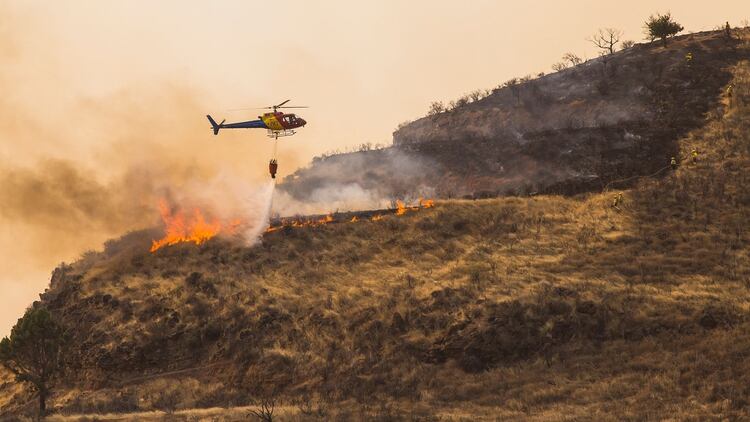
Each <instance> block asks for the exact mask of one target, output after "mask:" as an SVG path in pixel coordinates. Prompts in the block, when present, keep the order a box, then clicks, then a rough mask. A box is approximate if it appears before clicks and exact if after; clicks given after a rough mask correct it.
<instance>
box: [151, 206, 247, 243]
mask: <svg viewBox="0 0 750 422" xmlns="http://www.w3.org/2000/svg"><path fill="white" fill-rule="evenodd" d="M159 213H160V214H161V219H162V220H163V221H164V237H163V238H161V239H159V240H154V241H152V243H151V252H155V251H156V250H158V249H159V248H162V247H164V246H168V245H174V244H177V243H181V242H193V243H195V244H196V245H200V244H202V243H204V242H205V241H207V240H208V239H211V238H212V237H214V236H216V235H217V234H219V232H221V231H222V224H221V222H220V221H219V220H217V219H211V220H206V218H205V217H204V216H203V213H202V212H201V210H200V209H198V208H195V209H193V213H192V215H186V214H185V213H184V212H183V211H177V212H176V213H174V214H173V213H172V210H171V209H170V207H169V205H168V204H167V202H166V201H164V200H161V201H159ZM240 224H241V221H240V220H234V221H232V222H231V223H230V224H229V226H228V227H226V228H225V231H227V232H233V231H235V230H236V229H237V227H239V225H240Z"/></svg>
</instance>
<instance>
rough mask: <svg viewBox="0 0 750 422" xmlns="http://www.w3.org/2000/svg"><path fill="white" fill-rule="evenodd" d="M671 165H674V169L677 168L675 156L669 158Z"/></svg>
mask: <svg viewBox="0 0 750 422" xmlns="http://www.w3.org/2000/svg"><path fill="white" fill-rule="evenodd" d="M669 166H670V167H672V170H677V160H676V159H675V158H674V157H672V159H671V160H669Z"/></svg>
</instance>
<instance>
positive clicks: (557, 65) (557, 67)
mask: <svg viewBox="0 0 750 422" xmlns="http://www.w3.org/2000/svg"><path fill="white" fill-rule="evenodd" d="M567 68H568V64H567V63H565V62H557V63H555V64H553V65H552V70H554V71H555V72H559V71H561V70H565V69H567Z"/></svg>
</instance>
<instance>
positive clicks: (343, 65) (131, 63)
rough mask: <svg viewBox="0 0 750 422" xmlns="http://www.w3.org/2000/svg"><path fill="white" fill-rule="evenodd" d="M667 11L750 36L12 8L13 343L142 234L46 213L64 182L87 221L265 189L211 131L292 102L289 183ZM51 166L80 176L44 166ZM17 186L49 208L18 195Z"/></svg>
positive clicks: (110, 6)
mask: <svg viewBox="0 0 750 422" xmlns="http://www.w3.org/2000/svg"><path fill="white" fill-rule="evenodd" d="M665 11H671V12H672V14H673V16H674V17H675V18H676V19H677V20H678V21H679V22H681V23H682V24H683V25H684V26H685V28H686V31H700V30H707V29H713V28H715V27H717V26H718V25H722V24H723V23H724V22H725V21H727V20H729V21H730V23H732V24H733V25H739V24H740V23H742V22H743V21H744V20H746V19H750V2H748V1H746V0H724V1H722V0H718V1H715V2H712V3H706V2H705V1H701V2H698V1H685V0H680V1H678V0H673V1H656V2H655V1H651V0H630V1H628V2H606V1H601V0H597V1H583V0H574V1H564V2H563V1H551V0H548V1H536V2H519V1H513V2H507V1H487V0H467V1H439V0H429V1H427V0H424V1H423V0H419V1H395V0H393V1H391V0H388V1H383V0H381V1H372V2H364V1H357V2H355V1H351V0H349V1H325V0H321V1H309V0H300V1H291V0H287V1H283V2H267V1H262V2H261V1H250V0H242V1H239V0H238V1H213V2H197V1H184V0H183V1H159V2H154V1H145V0H128V1H119V2H116V1H102V0H88V1H86V0H68V1H64V2H61V1H52V0H49V1H34V0H17V1H16V0H0V92H1V93H2V95H1V96H0V176H2V177H3V179H0V183H2V185H0V193H2V194H3V195H5V196H6V197H4V198H2V203H3V205H2V207H3V209H2V210H0V211H2V212H0V224H2V226H1V227H2V232H0V335H4V334H7V332H8V331H9V329H10V327H11V326H12V324H13V323H14V322H15V320H16V319H17V318H18V317H19V316H20V315H21V313H22V312H23V309H24V308H25V307H26V306H28V305H29V304H30V302H31V301H32V300H34V298H35V297H36V295H37V294H38V293H39V292H41V291H43V289H44V288H45V286H46V285H47V283H48V278H49V273H50V271H51V270H52V268H53V266H54V265H55V264H56V263H58V262H60V261H63V260H68V261H70V260H73V259H75V257H76V256H78V255H79V254H80V253H81V252H83V251H84V250H85V249H90V248H99V245H100V244H101V242H102V241H103V240H104V239H106V238H108V237H110V236H113V235H116V234H118V233H119V231H120V230H122V229H123V228H134V227H131V226H132V225H133V224H139V223H140V221H141V220H137V219H133V218H131V217H132V216H123V215H121V214H122V211H121V208H122V207H127V205H123V204H125V202H127V201H125V200H123V199H122V198H118V201H119V202H112V204H116V205H108V206H112V207H113V209H116V210H117V212H118V218H119V219H118V220H117V222H116V224H115V223H112V222H111V221H108V222H106V223H107V224H105V223H104V222H96V221H93V222H91V224H82V223H81V221H83V219H85V218H91V219H96V218H99V217H101V215H105V214H96V212H95V211H90V210H89V209H88V208H86V207H84V208H83V209H82V210H80V209H79V210H76V213H75V214H65V213H64V212H57V211H56V207H58V206H60V207H62V206H63V205H60V204H62V202H64V201H66V200H70V198H67V197H61V198H56V199H54V200H52V199H49V200H48V201H47V202H48V203H44V204H39V206H38V207H37V206H36V205H37V202H45V200H44V199H45V198H51V197H54V196H55V194H56V193H57V189H58V188H59V187H58V185H57V184H56V183H57V181H58V179H60V178H61V177H63V176H58V174H65V175H68V176H64V177H65V178H66V180H73V181H74V182H75V183H73V184H74V187H75V188H76V189H77V188H79V187H80V186H89V185H87V183H90V186H89V187H88V188H86V189H79V190H83V192H77V193H78V194H82V195H84V196H85V197H86V199H87V200H88V201H90V202H91V203H92V204H97V203H98V202H97V200H98V199H97V198H99V197H100V196H101V195H105V196H107V195H109V194H108V193H106V192H107V191H108V190H112V189H114V188H113V186H130V185H131V183H130V182H129V181H131V179H130V178H125V179H123V177H122V175H123V174H125V173H128V172H131V173H137V174H144V173H143V172H139V171H133V169H134V168H139V167H145V168H148V169H150V170H153V169H154V167H157V168H159V171H160V173H159V174H160V176H159V177H161V178H171V177H173V176H174V173H175V172H188V170H186V168H187V166H188V165H195V166H196V167H195V168H199V169H209V170H206V171H207V172H210V171H216V169H217V168H224V169H227V170H228V171H231V172H232V174H234V175H239V176H241V177H242V178H246V179H247V180H256V179H258V178H260V177H265V172H266V169H265V162H266V161H267V159H268V154H269V153H270V143H269V142H268V141H267V140H266V138H265V137H264V134H263V133H262V132H243V133H235V134H226V135H225V134H222V135H225V136H218V137H214V136H213V135H212V134H211V132H210V130H209V126H208V123H207V122H206V121H205V118H204V114H206V113H210V114H212V115H214V117H216V118H217V119H221V118H227V119H228V120H230V121H231V120H234V119H244V118H254V116H256V115H257V112H256V111H252V110H251V111H246V112H236V111H235V112H229V111H227V110H229V109H236V108H243V107H257V106H264V105H269V104H273V103H275V102H279V101H283V100H286V99H288V98H291V99H292V100H293V102H294V103H296V104H302V105H308V106H310V107H311V108H310V109H307V110H300V111H299V114H301V115H302V116H303V117H304V118H305V119H306V120H307V121H308V122H309V123H308V126H307V127H306V128H304V129H303V130H301V131H300V133H299V134H298V135H296V136H294V137H292V138H291V139H285V140H284V142H283V144H281V146H280V149H281V152H280V154H281V155H280V164H281V168H280V173H281V176H282V177H283V176H284V175H285V174H289V173H290V172H292V171H293V170H294V169H295V168H296V167H297V166H300V165H305V163H307V162H308V161H309V160H310V158H311V157H312V156H314V155H317V154H320V153H322V152H325V151H330V150H334V149H345V148H347V147H352V146H354V145H356V144H359V143H362V142H373V143H389V142H390V141H391V133H392V131H393V130H394V128H395V127H396V126H397V125H398V124H399V123H401V122H403V121H405V120H413V119H415V118H418V117H420V116H422V115H424V113H425V111H426V110H427V107H428V106H429V104H430V102H432V101H434V100H444V101H448V100H451V99H455V98H456V97H458V96H459V95H461V94H463V93H465V92H469V91H471V90H474V89H477V88H492V87H494V86H496V85H498V84H499V83H502V82H504V81H506V80H508V79H510V78H511V77H514V76H523V75H526V74H537V73H539V72H542V71H544V72H550V65H551V64H552V63H554V62H556V61H559V60H560V57H561V56H562V55H563V54H564V53H566V52H568V51H570V52H574V53H576V54H578V55H580V56H586V57H589V58H591V57H595V56H596V55H597V52H596V50H595V49H594V47H593V46H592V45H591V44H590V43H588V42H587V41H586V40H585V39H586V37H587V36H589V35H590V34H592V33H593V32H594V31H596V29H597V28H600V27H615V28H619V29H622V30H623V31H624V32H625V36H624V39H632V40H636V41H641V40H642V39H643V35H642V25H643V21H644V19H645V18H646V17H647V16H648V15H649V14H652V13H655V12H665ZM50 158H53V159H57V160H67V161H65V162H66V163H68V166H69V167H70V168H67V167H65V168H62V169H61V167H60V166H57V167H54V169H55V170H54V172H52V170H50V167H49V166H48V165H46V164H40V163H45V162H47V161H45V160H48V159H50ZM183 163H185V166H186V167H185V168H183V167H181V165H182V164H183ZM71 171H79V172H81V173H82V174H81V175H78V176H76V177H77V178H72V179H71V177H69V173H70V172H71ZM191 171H192V170H191ZM193 173H194V172H192V173H191V177H192V176H194V174H193ZM22 176H23V177H26V178H27V179H28V180H31V181H30V182H28V183H26V182H24V183H26V184H24V185H23V186H26V187H29V186H32V187H33V186H41V185H44V189H47V191H44V192H46V193H44V194H43V195H42V194H40V193H39V192H40V190H39V189H36V190H35V193H34V194H29V193H27V192H26V191H23V190H22V189H21V188H18V185H19V183H18V180H19V179H20V178H22ZM24 180H26V179H24ZM123 180H127V182H123ZM174 180H182V179H180V178H179V177H176V176H174ZM140 183H147V182H144V181H143V180H141V182H140ZM8 186H12V188H9V187H8ZM69 188H70V186H68V187H67V188H66V189H69ZM60 189H61V188H60ZM42 191H43V190H42ZM19 192H20V193H19ZM35 195H36V196H35ZM63 196H64V195H63ZM21 197H23V198H21ZM76 198H77V197H76ZM110 199H111V198H109V196H108V197H107V200H106V201H109V200H110ZM22 200H23V201H22ZM76 201H77V200H76ZM106 201H105V200H104V199H102V202H106ZM123 201H125V202H123ZM21 202H23V204H22V205H20V204H21ZM94 208H96V207H94ZM89 211H90V212H91V215H90V216H89V215H88V213H89ZM112 212H115V211H112ZM70 215H73V217H70ZM106 215H109V214H106ZM97 216H98V217H97ZM71 218H72V219H73V220H74V221H73V222H72V223H71V224H61V221H62V223H65V222H66V221H69V220H70V219H71ZM134 222H135V223H134Z"/></svg>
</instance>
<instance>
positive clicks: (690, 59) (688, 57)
mask: <svg viewBox="0 0 750 422" xmlns="http://www.w3.org/2000/svg"><path fill="white" fill-rule="evenodd" d="M685 61H686V62H687V64H690V63H692V62H693V53H687V54H686V55H685Z"/></svg>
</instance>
